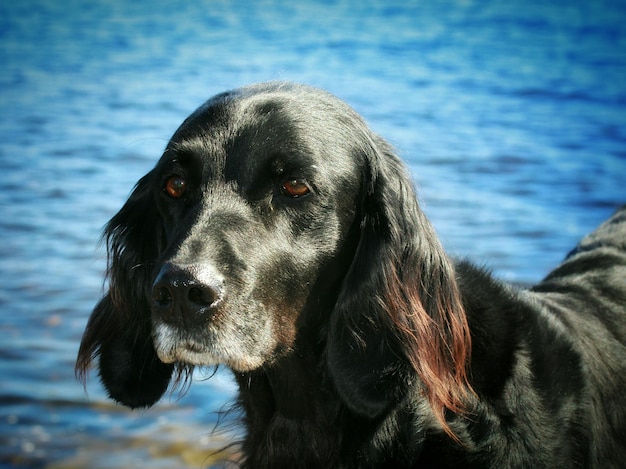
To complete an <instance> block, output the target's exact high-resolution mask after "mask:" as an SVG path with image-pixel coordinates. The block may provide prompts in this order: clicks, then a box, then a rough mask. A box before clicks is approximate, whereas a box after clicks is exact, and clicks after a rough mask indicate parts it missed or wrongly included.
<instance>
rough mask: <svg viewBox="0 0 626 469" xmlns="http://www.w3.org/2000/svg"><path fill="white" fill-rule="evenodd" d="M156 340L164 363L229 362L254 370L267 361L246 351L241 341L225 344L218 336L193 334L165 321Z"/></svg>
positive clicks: (243, 369) (242, 369) (237, 368)
mask: <svg viewBox="0 0 626 469" xmlns="http://www.w3.org/2000/svg"><path fill="white" fill-rule="evenodd" d="M153 340H154V348H155V350H156V353H157V356H158V357H159V360H161V361H162V362H163V363H180V364H183V365H194V366H215V365H226V366H228V367H229V368H231V369H232V370H233V371H237V372H247V371H253V370H255V369H257V368H260V367H262V366H263V365H264V363H265V359H264V358H263V357H260V356H259V357H255V356H252V355H250V354H249V353H246V352H245V351H243V350H241V346H240V345H238V344H226V345H222V344H221V342H222V341H221V340H218V339H216V338H209V337H202V338H195V337H190V336H189V335H188V334H185V333H183V332H181V331H178V330H177V329H176V328H174V327H171V326H168V325H165V324H160V325H158V326H156V327H155V329H154V336H153Z"/></svg>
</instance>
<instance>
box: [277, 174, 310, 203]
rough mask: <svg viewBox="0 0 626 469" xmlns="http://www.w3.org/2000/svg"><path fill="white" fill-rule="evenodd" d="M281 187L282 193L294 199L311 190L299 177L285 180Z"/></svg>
mask: <svg viewBox="0 0 626 469" xmlns="http://www.w3.org/2000/svg"><path fill="white" fill-rule="evenodd" d="M282 189H283V194H285V195H288V196H289V197H293V198H294V199H295V198H297V197H302V196H304V195H307V194H308V193H309V192H310V191H311V190H310V189H309V186H308V185H307V184H306V183H305V182H304V181H302V180H300V179H290V180H288V181H285V182H284V183H283V187H282Z"/></svg>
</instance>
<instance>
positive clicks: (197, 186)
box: [146, 89, 363, 371]
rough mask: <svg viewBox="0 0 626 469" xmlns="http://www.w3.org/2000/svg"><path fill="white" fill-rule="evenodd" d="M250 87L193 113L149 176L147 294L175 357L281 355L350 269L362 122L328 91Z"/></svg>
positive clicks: (239, 363) (162, 347)
mask: <svg viewBox="0 0 626 469" xmlns="http://www.w3.org/2000/svg"><path fill="white" fill-rule="evenodd" d="M248 93H249V91H247V90H245V89H244V90H243V91H239V92H237V93H234V94H225V95H220V96H218V97H216V98H214V99H213V100H211V101H209V102H208V103H207V104H205V105H204V106H203V107H202V108H200V109H199V110H198V111H196V112H195V113H194V114H193V115H192V116H190V118H189V119H187V120H186V121H185V122H184V123H183V125H182V126H181V128H180V129H179V130H178V131H177V132H176V134H175V135H174V137H173V138H172V140H171V141H170V143H169V144H168V146H167V148H166V151H165V153H164V155H163V157H162V158H161V160H160V161H159V162H158V164H157V166H156V167H155V169H154V170H153V171H152V172H151V173H150V174H149V176H148V179H147V181H148V182H149V184H150V186H151V189H150V190H151V191H152V197H153V198H154V203H155V204H156V206H157V208H158V213H159V214H160V217H159V218H160V219H161V220H162V227H160V228H161V229H162V233H161V234H160V238H161V247H160V256H159V258H158V260H157V262H156V263H155V266H154V271H153V273H152V275H153V278H154V283H153V285H152V289H151V291H149V292H148V293H147V294H148V295H149V296H150V298H149V300H148V301H149V302H150V304H151V311H152V318H151V320H152V331H153V332H152V334H153V340H154V347H155V349H156V352H157V354H158V357H159V358H160V360H161V361H163V362H165V363H184V364H191V365H213V364H219V363H223V364H227V365H228V366H230V367H231V368H232V369H234V370H236V371H248V370H252V369H255V368H258V367H260V366H262V365H264V364H268V363H271V362H272V361H273V360H274V359H275V358H276V357H278V356H280V355H281V354H283V353H285V352H286V351H289V350H290V349H291V348H292V346H293V344H294V341H295V338H296V334H297V330H298V327H299V321H302V320H303V318H302V314H303V312H304V311H305V310H315V308H316V306H317V307H320V308H321V306H322V305H321V304H319V303H320V302H323V301H332V300H329V298H328V297H329V296H330V297H332V290H333V288H335V284H336V283H339V282H340V279H341V278H342V277H343V276H344V275H345V270H346V269H347V261H346V263H344V264H345V265H344V264H342V263H341V262H339V263H338V262H337V258H338V257H341V255H342V254H341V253H342V250H343V248H344V244H346V243H345V239H346V237H347V236H349V233H350V229H351V227H352V225H353V222H354V220H355V216H356V212H357V207H358V205H359V200H358V199H359V195H358V194H359V193H360V192H361V185H362V182H363V171H362V170H360V169H359V168H360V167H362V166H363V164H362V162H359V161H358V159H359V158H358V149H356V148H354V145H353V143H354V140H355V139H354V137H353V135H354V133H355V128H354V127H355V126H358V123H359V122H358V121H355V122H346V121H345V119H346V109H347V107H345V109H344V108H343V106H344V105H343V104H342V103H340V102H339V101H337V100H334V99H330V98H329V97H328V96H327V95H325V94H322V93H320V95H321V96H316V97H315V99H314V100H310V98H311V97H310V95H307V97H308V98H309V100H306V99H304V98H303V99H302V100H298V99H294V93H293V92H291V93H290V95H289V99H286V98H285V97H284V96H282V97H281V93H280V91H278V92H275V93H271V94H264V95H262V96H261V97H259V96H257V95H256V94H254V93H249V94H248ZM296 97H297V94H296ZM324 106H325V107H326V109H325V112H324V113H322V112H320V109H319V108H320V107H324ZM332 106H342V110H341V112H333V110H332ZM335 115H337V116H342V118H343V119H344V121H343V122H342V121H340V120H339V119H335V118H334V117H333V116H335ZM354 118H355V119H356V117H354ZM330 121H333V122H330ZM344 135H352V137H351V138H350V139H346V138H342V137H343V136H344ZM148 182H146V183H148ZM157 228H158V227H157ZM348 257H350V254H349V253H346V258H348ZM331 260H333V262H332V265H331V264H330V261H331ZM331 307H332V305H331ZM311 314H315V312H314V311H313V312H312V313H311ZM320 314H321V313H320Z"/></svg>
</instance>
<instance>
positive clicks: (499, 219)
mask: <svg viewBox="0 0 626 469" xmlns="http://www.w3.org/2000/svg"><path fill="white" fill-rule="evenodd" d="M270 80H289V81H296V82H301V83H307V84H310V85H313V86H317V87H321V88H325V89H327V90H329V91H330V92H332V93H334V94H335V95H337V96H339V97H340V98H341V99H343V100H345V101H346V102H348V103H349V104H350V105H351V106H352V107H353V108H354V109H356V110H357V111H358V112H359V113H360V114H362V115H363V116H364V117H365V119H366V120H367V122H368V123H369V125H370V126H371V127H372V128H373V129H374V130H375V131H376V132H377V133H378V134H380V135H381V136H383V137H384V138H385V139H387V140H388V141H389V142H391V143H392V144H393V145H394V147H395V148H396V150H397V152H398V154H399V155H400V156H401V157H402V159H403V160H404V161H405V162H406V164H407V165H408V167H409V170H410V172H411V175H412V176H413V178H414V180H415V184H416V187H417V189H418V193H419V198H420V203H421V205H422V207H423V209H424V211H425V212H426V214H427V215H428V216H429V217H430V219H431V220H432V221H433V223H434V225H435V228H436V230H437V232H438V234H439V236H440V237H441V239H442V242H443V244H444V246H445V248H446V249H447V250H448V252H449V253H450V255H452V256H455V257H460V258H467V259H470V260H472V261H475V262H476V263H478V264H481V265H484V266H486V267H487V268H489V269H491V270H492V271H493V272H494V275H496V276H497V277H498V278H500V279H502V280H504V281H507V282H512V283H515V284H518V285H521V286H527V285H531V284H532V283H533V282H537V281H539V280H541V279H542V278H543V276H545V275H546V274H547V273H548V272H549V271H550V269H552V268H553V267H555V266H556V265H557V264H558V263H559V262H560V261H561V260H562V259H563V257H564V256H565V255H566V254H567V253H568V252H569V251H570V250H571V249H572V248H573V247H574V246H575V244H576V243H577V241H578V240H579V239H580V238H581V237H582V236H584V235H585V234H586V233H588V232H589V231H591V230H593V229H594V228H595V227H596V226H597V225H598V224H599V223H601V222H602V221H603V220H604V219H606V218H607V217H608V216H610V214H611V213H612V212H613V211H615V210H616V209H617V208H618V207H619V206H620V205H622V204H623V203H626V2H625V1H623V0H594V1H587V0H570V1H567V2H563V1H561V0H530V1H529V0H501V1H495V0H422V1H413V0H335V1H333V0H318V1H312V0H298V1H292V0H258V1H250V0H241V1H234V0H233V1H229V0H196V1H165V0H150V1H148V0H135V1H133V2H128V1H125V0H92V1H87V0H65V1H63V2H60V1H57V0H20V1H13V2H12V1H8V0H5V1H1V2H0V468H21V467H24V468H70V469H71V468H133V467H137V468H183V469H186V468H210V467H219V461H220V459H222V458H224V457H230V456H232V455H233V454H234V453H236V449H234V448H230V449H228V448H227V449H226V450H223V448H224V447H228V445H229V443H231V442H232V441H235V440H237V438H239V437H240V436H241V429H240V428H239V427H238V426H237V415H236V414H233V413H232V412H231V413H224V411H225V410H226V409H228V408H229V403H230V402H232V399H233V396H234V395H235V393H236V386H235V385H234V384H233V380H232V378H231V375H230V372H229V371H228V370H227V369H222V368H219V369H218V370H217V371H215V370H213V369H209V370H199V371H198V372H197V373H196V374H195V375H194V377H193V382H192V383H191V384H189V386H187V387H185V389H183V390H180V389H174V390H172V391H171V392H169V393H168V395H167V396H166V397H165V398H164V399H163V400H162V401H161V402H160V403H159V404H158V405H156V406H155V407H153V408H151V409H147V410H141V411H131V410H128V409H126V408H124V407H121V406H118V405H116V404H115V403H114V402H112V401H111V400H110V399H108V398H107V396H106V393H105V392H104V390H103V389H102V386H101V384H100V382H99V380H98V375H97V372H95V371H94V372H93V373H91V374H90V376H89V380H88V381H87V383H86V386H83V385H82V384H81V383H79V382H78V381H77V380H76V377H75V374H74V362H75V358H76V352H77V349H78V345H79V342H80V338H81V334H82V331H83V329H84V327H85V324H86V322H87V319H88V317H89V314H90V312H91V310H92V308H93V306H94V305H95V303H96V302H97V301H98V299H99V298H100V297H101V295H102V294H103V291H104V289H106V284H105V281H104V271H105V268H106V252H105V250H104V248H103V246H102V244H101V243H100V235H101V232H102V228H103V226H104V225H105V223H106V222H107V220H108V219H109V218H111V217H112V216H113V215H114V214H115V213H116V211H117V210H119V208H120V207H121V206H122V204H123V203H124V201H125V200H126V198H127V197H128V195H129V193H130V191H131V190H132V188H133V185H134V184H135V182H136V181H137V180H138V179H139V178H140V177H141V176H142V175H143V174H145V173H146V172H147V171H149V170H150V169H151V168H152V167H153V165H154V164H155V162H156V161H157V159H158V158H159V157H160V155H161V153H162V151H163V148H164V147H165V145H166V143H167V141H168V139H169V137H170V136H171V135H172V133H173V132H174V131H175V130H176V128H177V127H178V125H179V124H180V123H181V122H182V120H183V119H184V118H185V117H186V116H187V115H188V114H189V113H191V112H192V111H193V110H194V109H195V108H196V107H198V106H199V105H200V104H202V103H203V101H205V100H206V99H208V98H209V97H211V96H212V95H214V94H217V93H220V92H222V91H225V90H228V89H231V88H235V87H239V86H242V85H245V84H250V83H254V82H260V81H270ZM625 282H626V280H625ZM234 455H235V456H236V454H234Z"/></svg>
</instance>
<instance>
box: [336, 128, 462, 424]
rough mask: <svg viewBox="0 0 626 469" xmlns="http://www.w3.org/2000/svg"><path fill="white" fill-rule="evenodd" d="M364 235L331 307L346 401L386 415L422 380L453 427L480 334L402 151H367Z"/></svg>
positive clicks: (383, 146) (375, 143)
mask: <svg viewBox="0 0 626 469" xmlns="http://www.w3.org/2000/svg"><path fill="white" fill-rule="evenodd" d="M366 153H367V154H366V155H365V157H364V161H365V167H366V169H365V175H364V181H365V183H364V185H365V188H364V194H363V202H362V209H361V211H362V213H361V216H360V223H361V233H360V239H359V244H358V246H357V248H356V253H355V256H354V259H353V261H352V265H351V267H350V270H349V272H348V274H347V276H346V278H345V279H344V284H343V287H342V290H341V292H340V295H339V297H338V301H337V303H336V306H335V309H334V311H333V312H332V315H331V323H330V329H329V341H328V365H329V368H330V372H331V375H332V377H333V380H334V382H335V384H336V386H337V389H338V392H339V393H340V395H341V396H342V398H343V400H344V402H345V403H346V404H347V405H348V406H349V407H350V408H351V409H352V410H353V411H354V412H357V413H360V414H362V415H368V416H370V417H374V416H377V415H380V414H381V413H382V412H384V411H385V410H386V409H388V408H389V407H390V406H391V405H393V404H394V403H397V402H398V401H399V400H400V399H402V397H403V396H404V393H405V392H406V389H407V387H408V386H420V387H421V390H422V392H423V393H424V396H425V397H426V398H427V400H428V402H429V403H430V405H431V407H432V409H433V412H434V414H435V416H437V418H438V420H439V421H440V422H441V424H442V426H443V428H444V429H445V430H446V431H448V432H449V433H451V432H450V431H449V427H448V426H447V424H446V422H445V418H444V412H445V410H446V409H450V410H453V411H457V412H458V411H462V410H463V398H464V397H465V394H466V392H467V391H468V390H469V385H468V384H467V379H466V367H467V363H468V360H469V354H470V334H469V329H468V326H467V320H466V316H465V313H464V311H463V307H462V305H461V300H460V297H459V293H458V287H457V284H456V281H455V278H454V271H453V268H452V265H451V263H450V261H449V260H448V258H447V256H446V254H445V253H444V251H443V248H442V246H441V244H440V242H439V240H438V239H437V237H436V235H435V232H434V230H433V228H432V226H431V224H430V222H429V221H428V220H427V218H426V217H425V215H424V214H423V212H422V211H421V210H420V208H419V206H418V204H417V199H416V195H415V191H414V189H413V184H412V181H411V179H410V178H409V176H408V174H407V173H406V171H405V169H404V165H403V164H402V162H401V161H400V159H399V158H398V157H397V156H395V155H394V154H393V152H392V150H391V149H390V148H389V145H388V144H387V143H386V142H384V141H382V140H381V139H379V138H377V137H373V138H372V141H371V150H370V151H367V152H366Z"/></svg>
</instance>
